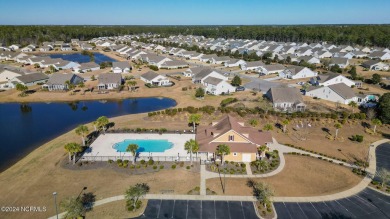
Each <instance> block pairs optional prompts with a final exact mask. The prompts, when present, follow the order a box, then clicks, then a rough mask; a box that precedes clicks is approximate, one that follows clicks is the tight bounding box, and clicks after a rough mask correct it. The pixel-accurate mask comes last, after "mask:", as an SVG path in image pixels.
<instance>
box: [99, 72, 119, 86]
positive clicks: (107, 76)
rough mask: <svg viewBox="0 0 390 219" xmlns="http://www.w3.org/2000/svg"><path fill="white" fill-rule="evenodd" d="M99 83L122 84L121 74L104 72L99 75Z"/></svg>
mask: <svg viewBox="0 0 390 219" xmlns="http://www.w3.org/2000/svg"><path fill="white" fill-rule="evenodd" d="M98 79H99V84H121V81H122V76H121V74H115V73H104V74H100V75H99V78H98Z"/></svg>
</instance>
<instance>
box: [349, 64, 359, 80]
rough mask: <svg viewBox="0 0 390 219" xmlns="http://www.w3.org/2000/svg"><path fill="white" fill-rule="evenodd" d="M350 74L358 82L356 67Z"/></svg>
mask: <svg viewBox="0 0 390 219" xmlns="http://www.w3.org/2000/svg"><path fill="white" fill-rule="evenodd" d="M349 74H351V78H352V80H356V78H357V73H356V66H352V68H351V70H349Z"/></svg>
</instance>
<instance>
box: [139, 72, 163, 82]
mask: <svg viewBox="0 0 390 219" xmlns="http://www.w3.org/2000/svg"><path fill="white" fill-rule="evenodd" d="M157 76H159V74H157V73H156V72H154V71H148V72H146V73H144V74H142V75H141V77H143V78H145V79H146V80H148V81H151V80H153V79H155V78H156V77H157Z"/></svg>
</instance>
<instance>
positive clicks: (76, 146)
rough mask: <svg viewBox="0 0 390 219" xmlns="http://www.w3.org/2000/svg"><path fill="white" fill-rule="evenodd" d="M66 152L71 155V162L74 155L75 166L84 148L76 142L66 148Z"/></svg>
mask: <svg viewBox="0 0 390 219" xmlns="http://www.w3.org/2000/svg"><path fill="white" fill-rule="evenodd" d="M64 148H65V150H66V151H67V152H68V153H69V161H70V160H71V156H72V155H73V164H75V163H76V154H77V153H79V152H81V151H82V150H83V148H82V147H81V145H80V144H77V143H75V142H71V143H68V144H66V145H65V146H64Z"/></svg>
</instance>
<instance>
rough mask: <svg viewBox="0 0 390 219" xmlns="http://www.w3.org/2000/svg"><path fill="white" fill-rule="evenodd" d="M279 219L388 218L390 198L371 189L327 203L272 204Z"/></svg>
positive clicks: (389, 215)
mask: <svg viewBox="0 0 390 219" xmlns="http://www.w3.org/2000/svg"><path fill="white" fill-rule="evenodd" d="M274 206H275V208H276V212H277V215H278V218H280V219H295V218H300V219H301V218H302V219H305V218H307V219H315V218H362V219H363V218H364V219H368V218H375V219H381V218H383V219H386V218H387V219H388V218H390V196H386V195H383V194H381V193H379V192H376V191H374V190H372V189H368V188H367V189H365V190H363V191H362V192H360V193H359V194H357V195H354V196H351V197H348V198H344V199H340V200H336V201H328V202H303V203H297V202H277V203H274Z"/></svg>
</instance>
